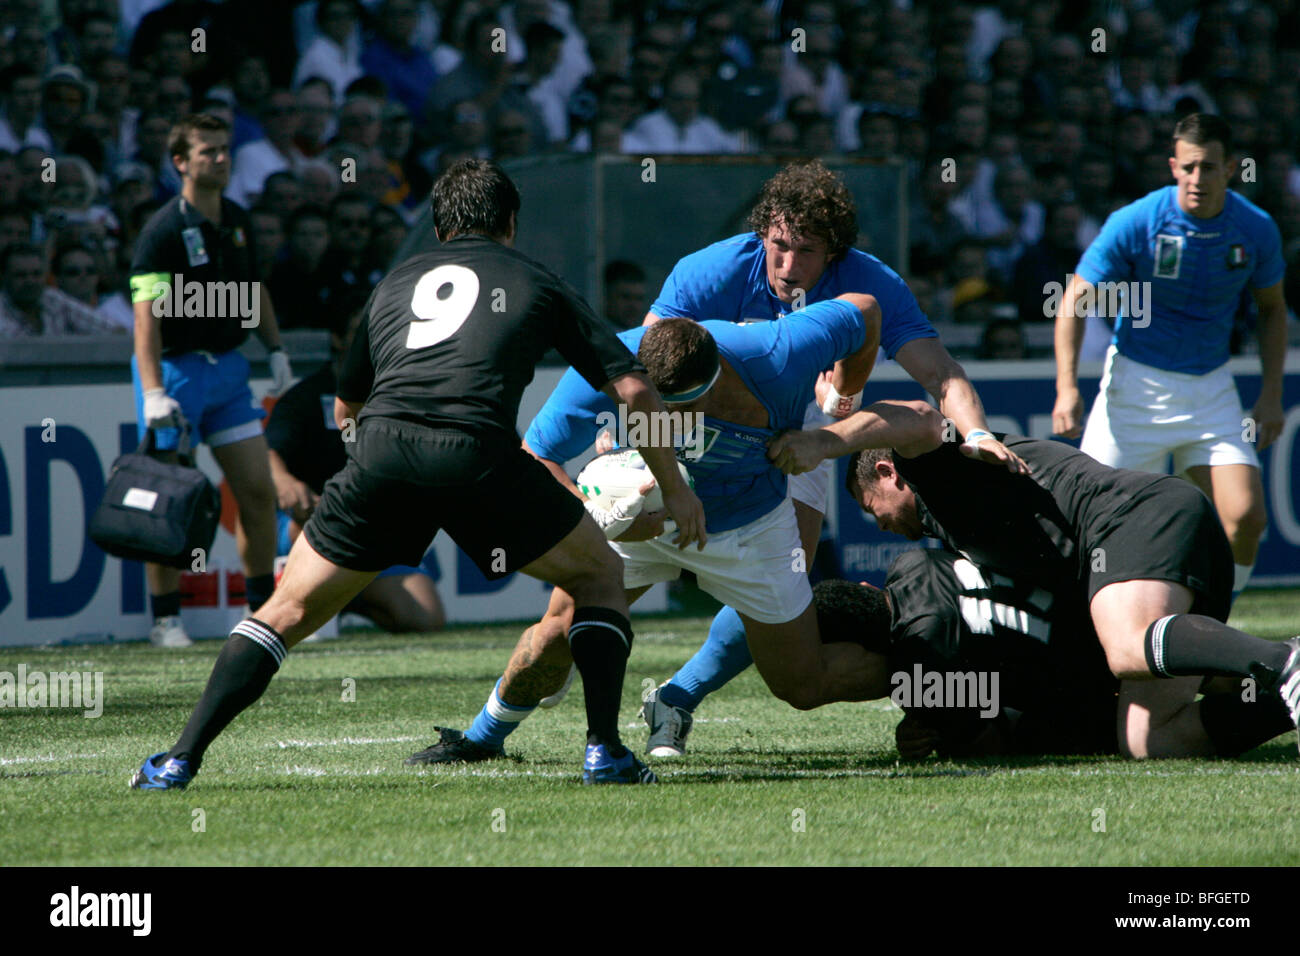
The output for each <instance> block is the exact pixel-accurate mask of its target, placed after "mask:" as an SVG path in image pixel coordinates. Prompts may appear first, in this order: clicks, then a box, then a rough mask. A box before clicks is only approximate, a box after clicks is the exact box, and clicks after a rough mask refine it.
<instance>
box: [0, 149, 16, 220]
mask: <svg viewBox="0 0 1300 956" xmlns="http://www.w3.org/2000/svg"><path fill="white" fill-rule="evenodd" d="M19 186H20V184H19V181H18V157H17V156H15V155H14V154H13V153H10V152H7V151H6V150H3V149H0V208H4V207H6V206H12V205H13V204H14V203H16V202H18V194H19V191H20V190H19Z"/></svg>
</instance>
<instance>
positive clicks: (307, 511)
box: [267, 448, 320, 525]
mask: <svg viewBox="0 0 1300 956" xmlns="http://www.w3.org/2000/svg"><path fill="white" fill-rule="evenodd" d="M267 457H268V459H269V460H270V463H271V482H272V484H274V485H275V499H276V505H277V506H278V507H279V508H280V510H281V511H287V512H288V513H289V515H290V517H292V518H293V520H294V521H296V522H297V523H298V524H300V525H301V524H304V523H305V522H306V521H307V519H308V518H309V517H311V513H312V511H313V510H314V509H315V508H316V502H318V501H319V500H320V496H319V495H317V494H316V492H314V491H312V490H311V488H309V487H308V486H307V484H306V482H303V481H299V480H298V479H297V478H295V477H294V476H293V473H292V472H291V471H289V466H288V465H286V464H285V463H284V459H283V458H281V457H280V453H279V452H278V451H276V450H275V449H274V448H268V449H267Z"/></svg>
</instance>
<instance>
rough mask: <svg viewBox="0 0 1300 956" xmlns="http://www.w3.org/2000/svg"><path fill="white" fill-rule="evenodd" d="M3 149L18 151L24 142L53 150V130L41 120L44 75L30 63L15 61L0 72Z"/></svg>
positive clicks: (0, 125)
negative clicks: (51, 133)
mask: <svg viewBox="0 0 1300 956" xmlns="http://www.w3.org/2000/svg"><path fill="white" fill-rule="evenodd" d="M0 102H3V105H4V117H3V119H0V149H4V150H8V151H9V152H11V153H16V152H18V151H19V150H20V149H22V148H23V147H24V146H39V147H41V148H42V149H45V150H53V149H54V144H53V142H52V141H51V140H50V134H49V133H47V132H46V131H45V129H44V128H43V127H42V126H41V124H40V113H41V76H40V74H39V73H37V72H36V70H35V69H33V68H32V67H31V66H30V65H29V64H27V63H22V62H19V63H15V64H13V65H12V66H10V67H7V68H6V69H5V70H4V73H3V74H0Z"/></svg>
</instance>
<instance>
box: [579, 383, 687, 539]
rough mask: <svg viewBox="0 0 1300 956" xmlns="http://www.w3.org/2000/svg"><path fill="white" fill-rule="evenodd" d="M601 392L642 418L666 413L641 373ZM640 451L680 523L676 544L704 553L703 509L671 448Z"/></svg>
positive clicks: (660, 401)
mask: <svg viewBox="0 0 1300 956" xmlns="http://www.w3.org/2000/svg"><path fill="white" fill-rule="evenodd" d="M602 391H603V392H604V393H605V394H606V395H608V396H609V397H610V398H612V399H613V400H614V401H615V402H618V403H619V404H623V405H626V406H627V408H628V411H629V412H636V413H638V414H642V415H650V414H660V415H662V414H665V413H666V412H667V409H666V408H664V403H663V399H661V398H660V397H659V392H658V390H657V389H656V388H655V387H654V383H653V382H651V381H650V379H649V377H647V376H646V375H644V374H642V373H640V372H630V373H628V374H627V375H620V376H619V377H618V378H616V379H613V380H612V381H610V382H607V383H605V387H604V388H603V389H602ZM637 450H638V451H639V452H641V457H642V458H644V459H645V462H646V464H647V465H649V466H650V472H651V474H653V475H654V476H655V480H656V481H658V482H659V488H660V489H661V491H662V492H663V496H664V508H665V510H667V512H668V514H669V516H670V517H671V518H672V519H673V521H674V522H676V524H677V537H676V538H674V539H673V544H675V545H677V547H678V548H685V547H687V546H688V545H690V544H692V543H695V544H696V546H697V548H698V549H699V550H701V551H703V550H704V545H705V542H707V541H708V535H707V534H706V533H705V530H704V506H703V505H702V504H700V499H699V498H697V497H695V492H693V491H691V489H690V488H689V487H688V486H687V484H686V481H685V480H684V479H683V478H682V475H681V472H680V471H678V469H677V456H676V454H675V452H674V450H673V449H672V447H670V446H661V447H656V446H651V445H647V446H646V447H644V448H638V449H637Z"/></svg>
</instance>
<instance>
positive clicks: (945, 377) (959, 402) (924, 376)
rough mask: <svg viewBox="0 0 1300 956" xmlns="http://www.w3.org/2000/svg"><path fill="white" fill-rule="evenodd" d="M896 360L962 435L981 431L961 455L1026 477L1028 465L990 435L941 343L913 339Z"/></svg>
mask: <svg viewBox="0 0 1300 956" xmlns="http://www.w3.org/2000/svg"><path fill="white" fill-rule="evenodd" d="M894 359H895V361H897V362H898V364H899V365H901V366H903V368H904V369H905V370H906V371H907V374H908V375H910V376H912V378H914V379H915V380H916V381H917V383H918V384H920V386H921V387H922V388H924V389H925V390H926V391H927V392H929V393H930V394H931V395H932V396H933V397H934V400H935V401H936V402H938V403H939V411H940V412H942V413H943V415H944V417H946V418H948V419H950V420H951V421H952V422H953V423H954V424H955V425H956V426H957V429H958V431H960V432H961V434H962V435H963V436H968V435H970V433H971V432H984V433H985V434H984V436H981V437H979V438H978V439H977V441H976V443H975V444H973V445H971V444H965V445H962V453H963V454H964V455H966V456H968V457H970V458H979V459H982V460H983V461H985V462H988V463H989V464H1002V465H1005V466H1006V468H1007V470H1008V471H1011V472H1013V473H1015V474H1021V475H1027V474H1029V466H1028V465H1026V464H1025V463H1024V462H1023V461H1022V460H1021V459H1020V457H1019V456H1018V455H1016V454H1015V453H1014V452H1012V451H1011V450H1010V449H1009V448H1007V446H1006V445H1004V444H1002V442H1000V441H998V440H997V439H996V438H994V437H993V436H992V435H991V434H988V432H989V423H988V420H987V419H986V418H985V417H984V406H983V404H981V403H980V397H979V394H978V393H977V392H976V391H975V386H974V385H972V384H971V383H970V379H968V378H967V377H966V370H965V369H963V368H962V367H961V364H960V363H959V362H958V361H957V360H956V359H954V358H953V357H952V356H951V355H950V354H948V350H947V349H946V348H944V345H943V343H942V342H941V341H939V340H938V339H934V338H925V339H912V341H910V342H908V343H907V344H906V345H904V346H903V347H902V348H900V349H899V350H898V352H897V354H896V355H895V356H894Z"/></svg>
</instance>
